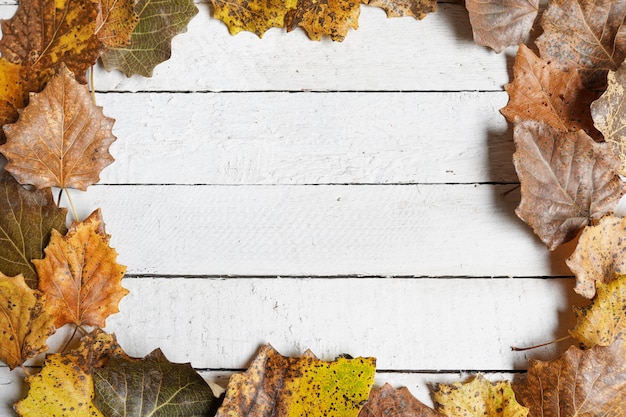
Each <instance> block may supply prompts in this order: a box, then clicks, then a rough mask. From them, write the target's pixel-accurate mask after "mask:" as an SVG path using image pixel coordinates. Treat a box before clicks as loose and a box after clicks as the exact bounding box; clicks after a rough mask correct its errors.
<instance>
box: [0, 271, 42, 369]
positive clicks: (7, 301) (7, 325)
mask: <svg viewBox="0 0 626 417" xmlns="http://www.w3.org/2000/svg"><path fill="white" fill-rule="evenodd" d="M0 313H1V314H0V360H1V361H2V362H4V363H6V364H7V365H8V366H9V368H11V369H13V368H15V367H17V366H20V365H22V364H23V363H24V362H25V361H26V360H27V359H29V358H32V357H33V356H36V355H38V354H40V353H41V352H45V351H46V350H48V346H47V345H46V340H47V339H48V336H50V335H51V334H53V333H54V324H53V322H54V317H52V316H51V315H50V314H49V313H48V311H47V310H46V308H45V295H44V294H43V293H42V292H41V291H37V290H33V289H32V288H30V287H29V286H28V285H26V282H25V281H24V277H23V276H22V275H17V276H15V277H7V276H5V275H4V274H2V273H0Z"/></svg>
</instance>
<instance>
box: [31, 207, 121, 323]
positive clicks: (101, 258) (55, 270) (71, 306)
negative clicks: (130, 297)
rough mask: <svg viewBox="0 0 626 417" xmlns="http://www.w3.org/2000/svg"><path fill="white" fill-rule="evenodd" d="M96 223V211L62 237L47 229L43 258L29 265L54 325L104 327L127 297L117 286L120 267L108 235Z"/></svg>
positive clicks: (100, 222)
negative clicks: (36, 275) (33, 270)
mask: <svg viewBox="0 0 626 417" xmlns="http://www.w3.org/2000/svg"><path fill="white" fill-rule="evenodd" d="M101 225H103V222H102V221H101V216H100V211H99V210H96V211H95V212H94V213H92V214H91V216H90V218H89V219H87V220H86V221H84V222H81V223H74V224H73V225H72V227H71V228H70V230H69V231H68V232H67V235H66V236H61V234H60V233H58V232H56V231H53V232H52V237H51V239H50V243H49V244H48V246H47V247H46V249H45V253H46V257H45V258H44V259H42V260H36V261H33V263H34V264H35V267H36V268H37V274H38V275H39V288H40V289H41V290H42V291H44V292H45V293H46V295H47V296H48V305H49V309H50V311H51V312H53V314H54V316H55V318H56V321H55V325H56V326H57V327H61V326H63V325H64V324H66V323H74V324H75V325H77V326H81V325H83V324H85V325H91V326H99V327H104V326H105V320H106V318H107V317H108V316H109V315H111V314H113V313H116V312H118V311H119V310H118V303H119V301H120V300H121V299H122V297H124V296H125V295H126V294H128V290H126V289H125V288H123V287H122V285H121V280H122V277H123V276H124V273H125V272H126V267H124V266H122V265H119V264H118V263H117V262H116V258H117V252H116V251H115V249H113V248H111V247H110V246H109V236H108V235H106V234H103V233H101V230H102V229H101Z"/></svg>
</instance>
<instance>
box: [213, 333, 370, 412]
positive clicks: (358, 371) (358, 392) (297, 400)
mask: <svg viewBox="0 0 626 417" xmlns="http://www.w3.org/2000/svg"><path fill="white" fill-rule="evenodd" d="M374 373H375V359H374V358H363V357H359V358H354V359H348V358H345V357H339V358H337V359H336V360H334V361H332V362H326V361H322V360H319V359H317V358H316V357H315V356H314V355H313V354H312V353H310V352H307V353H305V355H303V356H302V357H298V358H288V357H284V356H282V355H281V354H279V353H278V352H277V351H276V350H274V348H272V347H271V346H270V345H265V346H263V348H262V349H261V351H260V352H259V354H258V355H257V356H256V358H255V359H254V361H253V362H252V364H251V365H250V368H249V369H248V370H247V371H246V372H245V373H243V374H236V375H233V376H232V377H231V379H230V382H229V383H228V388H227V391H226V398H225V399H224V403H223V404H222V406H221V407H220V409H219V410H218V413H217V417H227V416H228V417H234V416H240V417H244V416H246V417H301V416H307V415H309V416H324V415H328V416H331V415H332V416H334V417H355V416H357V415H358V413H359V410H360V409H361V407H362V406H363V404H364V402H365V401H366V400H367V398H368V395H369V392H370V389H371V387H372V384H373V383H374Z"/></svg>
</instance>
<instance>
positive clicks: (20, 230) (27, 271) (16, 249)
mask: <svg viewBox="0 0 626 417" xmlns="http://www.w3.org/2000/svg"><path fill="white" fill-rule="evenodd" d="M66 213H67V210H66V209H62V208H58V207H57V205H56V204H55V203H54V201H53V199H52V193H51V191H50V189H45V190H33V191H30V190H27V189H26V188H24V187H22V186H21V185H19V184H18V183H17V181H15V180H14V179H13V177H12V176H11V175H10V174H8V173H7V172H6V171H2V173H1V174H0V270H1V271H3V272H4V273H6V274H8V275H18V274H22V275H23V276H24V280H25V281H26V283H27V284H28V285H29V286H30V287H31V288H36V287H37V271H35V266H34V265H33V264H32V263H31V261H32V260H33V259H40V258H43V250H44V248H45V247H46V245H47V244H48V242H49V240H50V234H51V232H52V230H53V229H56V230H58V231H60V232H61V233H65V231H66V230H67V229H66V227H65V219H66Z"/></svg>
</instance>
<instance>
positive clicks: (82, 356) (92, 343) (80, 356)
mask: <svg viewBox="0 0 626 417" xmlns="http://www.w3.org/2000/svg"><path fill="white" fill-rule="evenodd" d="M63 356H64V357H67V358H69V359H71V360H72V362H73V363H74V364H75V365H76V366H78V367H79V368H80V369H81V370H82V371H83V372H85V373H87V374H91V373H93V370H94V369H96V368H102V367H103V366H104V365H106V364H107V362H108V361H109V359H110V358H111V357H113V356H117V357H127V355H126V353H125V352H124V350H123V349H122V348H121V346H120V345H119V344H118V343H117V339H116V338H115V335H114V334H110V333H106V332H105V331H104V330H102V329H100V328H99V327H96V328H95V329H94V330H92V331H91V332H90V333H88V334H86V335H85V336H83V337H82V338H81V339H80V344H79V345H78V346H77V347H76V349H72V350H71V351H69V352H67V353H64V354H63Z"/></svg>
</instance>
